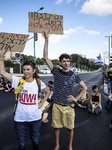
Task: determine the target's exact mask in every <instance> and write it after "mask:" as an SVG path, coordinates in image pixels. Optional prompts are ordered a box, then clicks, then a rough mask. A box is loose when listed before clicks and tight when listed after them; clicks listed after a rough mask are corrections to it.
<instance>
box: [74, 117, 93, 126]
mask: <svg viewBox="0 0 112 150" xmlns="http://www.w3.org/2000/svg"><path fill="white" fill-rule="evenodd" d="M90 119H91V118H90ZM90 119H87V120H85V121H82V122H80V123H77V124H76V125H75V128H78V127H80V126H83V125H85V124H87V123H88V122H89V121H90Z"/></svg>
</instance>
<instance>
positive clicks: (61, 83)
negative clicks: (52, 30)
mask: <svg viewBox="0 0 112 150" xmlns="http://www.w3.org/2000/svg"><path fill="white" fill-rule="evenodd" d="M44 37H45V45H44V52H43V58H44V60H45V62H46V64H47V65H48V67H49V68H50V69H51V72H52V74H53V75H54V93H53V97H52V99H53V100H54V104H53V109H52V127H54V132H55V139H56V145H55V148H54V150H59V147H60V146H59V134H60V128H62V127H66V128H67V129H68V140H69V146H68V150H73V148H72V141H73V128H74V119H75V112H74V108H73V107H72V106H73V104H74V102H76V101H77V100H78V99H79V98H80V97H81V96H82V95H83V94H84V93H85V92H86V90H87V87H86V85H85V84H84V82H83V81H82V80H81V79H80V77H79V76H78V75H77V74H74V72H73V71H71V70H69V66H70V56H69V55H68V54H62V55H61V56H60V57H59V64H60V66H61V67H62V69H59V68H57V67H55V66H53V64H52V62H51V61H50V59H49V58H48V34H47V33H45V32H44ZM74 82H76V83H79V85H80V86H81V87H82V90H81V92H80V93H79V94H78V95H77V96H76V97H74V96H73V84H74ZM68 114H69V115H68Z"/></svg>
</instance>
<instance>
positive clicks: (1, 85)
mask: <svg viewBox="0 0 112 150" xmlns="http://www.w3.org/2000/svg"><path fill="white" fill-rule="evenodd" d="M5 86H6V82H5V79H4V78H3V77H1V79H0V90H5Z"/></svg>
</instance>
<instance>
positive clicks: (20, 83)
mask: <svg viewBox="0 0 112 150" xmlns="http://www.w3.org/2000/svg"><path fill="white" fill-rule="evenodd" d="M24 84H25V80H24V79H22V78H20V79H19V84H18V87H17V89H15V92H14V93H15V94H16V104H15V106H14V111H13V114H14V115H15V113H16V109H17V104H18V95H19V93H20V91H21V89H22V87H23V85H24Z"/></svg>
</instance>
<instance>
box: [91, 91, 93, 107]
mask: <svg viewBox="0 0 112 150" xmlns="http://www.w3.org/2000/svg"><path fill="white" fill-rule="evenodd" d="M90 104H91V106H92V105H93V103H92V93H90Z"/></svg>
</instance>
